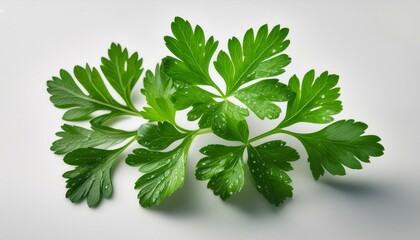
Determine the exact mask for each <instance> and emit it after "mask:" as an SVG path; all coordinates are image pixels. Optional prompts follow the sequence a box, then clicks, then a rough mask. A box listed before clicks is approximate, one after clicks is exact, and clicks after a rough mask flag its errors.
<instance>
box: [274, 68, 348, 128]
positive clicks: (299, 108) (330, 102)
mask: <svg viewBox="0 0 420 240" xmlns="http://www.w3.org/2000/svg"><path fill="white" fill-rule="evenodd" d="M337 83H338V76H337V75H334V74H328V72H323V73H322V74H321V75H320V76H319V77H318V78H316V79H315V71H314V70H311V71H309V72H308V73H307V74H305V76H304V77H303V81H302V85H300V83H299V79H298V78H297V77H296V75H294V76H293V77H292V78H291V79H290V81H289V87H290V89H292V91H293V92H295V93H296V97H295V98H294V99H293V100H291V101H289V102H288V104H287V112H286V116H285V118H284V120H283V121H282V122H281V123H280V125H279V127H281V128H284V127H287V126H290V125H293V124H295V123H298V122H309V123H329V122H331V121H333V120H334V118H333V117H332V115H335V114H338V113H340V112H341V110H342V109H343V107H342V105H341V101H339V100H338V97H339V96H340V93H339V92H340V88H338V87H336V85H337Z"/></svg>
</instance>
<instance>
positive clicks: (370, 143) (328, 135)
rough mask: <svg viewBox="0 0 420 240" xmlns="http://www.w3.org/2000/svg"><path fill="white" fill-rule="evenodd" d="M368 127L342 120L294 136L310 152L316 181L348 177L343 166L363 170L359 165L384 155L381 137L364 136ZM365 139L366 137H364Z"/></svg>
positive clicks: (311, 165) (311, 166) (352, 121)
mask: <svg viewBox="0 0 420 240" xmlns="http://www.w3.org/2000/svg"><path fill="white" fill-rule="evenodd" d="M367 127H368V126H367V125H366V124H364V123H362V122H355V121H354V120H341V121H338V122H335V123H333V124H331V125H329V126H327V127H325V128H324V129H322V130H320V131H318V132H315V133H309V134H298V133H293V134H291V135H293V136H295V137H296V138H298V139H299V140H300V141H301V142H302V144H303V146H304V147H305V149H306V151H307V152H308V156H309V158H308V161H309V163H310V168H311V170H312V175H313V176H314V178H315V179H318V178H319V177H320V176H322V175H324V169H326V170H327V171H328V172H330V173H331V174H332V175H345V174H346V171H345V169H344V166H346V167H348V168H352V169H361V168H362V165H361V164H360V162H359V161H362V162H366V163H368V162H369V158H370V156H373V157H378V156H381V155H382V154H383V151H384V147H383V146H382V145H381V144H379V141H380V140H381V139H380V138H379V137H378V136H374V135H363V133H364V132H365V130H366V129H367ZM362 135H363V136H362Z"/></svg>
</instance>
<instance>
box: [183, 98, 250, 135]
mask: <svg viewBox="0 0 420 240" xmlns="http://www.w3.org/2000/svg"><path fill="white" fill-rule="evenodd" d="M245 116H248V110H246V109H244V108H241V107H239V106H237V105H235V104H233V103H231V102H229V101H227V100H226V101H222V102H216V101H212V102H210V103H203V104H196V105H194V106H193V109H192V110H191V111H190V112H189V113H188V120H190V121H194V120H197V119H200V120H199V122H198V125H199V126H200V128H208V127H211V128H212V130H213V132H214V134H216V135H218V136H219V137H222V138H224V139H226V140H231V141H241V142H246V141H248V135H249V130H248V124H247V122H246V120H245Z"/></svg>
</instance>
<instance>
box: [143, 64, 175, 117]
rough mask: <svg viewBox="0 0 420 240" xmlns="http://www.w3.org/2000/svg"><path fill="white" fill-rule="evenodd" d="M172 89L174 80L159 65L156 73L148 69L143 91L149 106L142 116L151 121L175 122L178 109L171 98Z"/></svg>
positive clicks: (145, 108) (144, 109)
mask: <svg viewBox="0 0 420 240" xmlns="http://www.w3.org/2000/svg"><path fill="white" fill-rule="evenodd" d="M171 90H172V81H171V79H170V78H169V77H168V76H167V75H166V74H165V73H163V72H162V71H161V69H160V67H159V65H157V66H156V68H155V74H153V73H152V72H151V71H147V72H146V77H145V78H144V88H143V89H142V90H141V92H142V93H143V95H144V96H145V97H146V101H147V104H148V105H149V106H148V107H144V108H143V112H142V116H143V117H144V118H145V119H148V120H150V121H162V122H163V121H168V122H170V123H172V124H174V123H175V113H176V111H175V108H174V106H173V104H172V102H171V99H170V96H171Z"/></svg>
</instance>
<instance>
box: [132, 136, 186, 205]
mask: <svg viewBox="0 0 420 240" xmlns="http://www.w3.org/2000/svg"><path fill="white" fill-rule="evenodd" d="M191 141H192V138H191V137H187V138H185V139H184V141H183V142H182V143H181V144H180V145H179V146H178V147H176V148H175V149H173V150H171V151H169V152H156V151H150V150H147V149H144V148H139V149H136V150H134V154H130V155H128V157H127V159H126V162H127V164H128V165H130V166H139V167H140V168H139V170H140V172H142V173H144V175H143V176H141V177H140V178H139V179H138V180H137V182H136V185H135V188H136V189H139V190H140V191H139V194H138V198H139V200H140V204H141V205H142V206H143V207H150V206H152V205H158V204H159V203H160V202H161V201H162V200H163V199H165V198H167V197H169V196H170V195H172V194H173V193H174V192H175V191H176V190H177V189H178V188H179V187H181V186H182V185H183V184H184V178H185V164H186V160H187V153H188V149H189V146H190V144H191Z"/></svg>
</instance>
